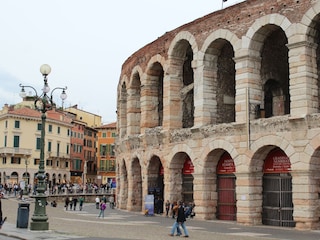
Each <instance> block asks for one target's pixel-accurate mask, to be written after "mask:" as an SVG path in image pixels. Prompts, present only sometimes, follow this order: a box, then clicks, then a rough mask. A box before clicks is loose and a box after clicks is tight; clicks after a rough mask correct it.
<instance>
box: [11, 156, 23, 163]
mask: <svg viewBox="0 0 320 240" xmlns="http://www.w3.org/2000/svg"><path fill="white" fill-rule="evenodd" d="M20 162H21V158H19V157H11V164H20Z"/></svg>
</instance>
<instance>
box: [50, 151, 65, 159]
mask: <svg viewBox="0 0 320 240" xmlns="http://www.w3.org/2000/svg"><path fill="white" fill-rule="evenodd" d="M47 156H48V157H52V158H70V153H63V152H47Z"/></svg>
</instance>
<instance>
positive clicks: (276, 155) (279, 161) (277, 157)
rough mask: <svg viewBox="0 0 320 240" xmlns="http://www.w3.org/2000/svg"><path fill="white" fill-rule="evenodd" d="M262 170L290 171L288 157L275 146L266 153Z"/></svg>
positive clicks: (274, 171) (272, 171)
mask: <svg viewBox="0 0 320 240" xmlns="http://www.w3.org/2000/svg"><path fill="white" fill-rule="evenodd" d="M263 171H264V173H287V172H289V171H291V163H290V159H289V158H288V156H287V155H286V154H285V153H284V152H283V151H282V150H281V149H280V148H277V149H275V150H273V151H271V152H270V153H269V154H268V156H267V158H266V160H265V161H264V166H263Z"/></svg>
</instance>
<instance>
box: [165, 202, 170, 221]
mask: <svg viewBox="0 0 320 240" xmlns="http://www.w3.org/2000/svg"><path fill="white" fill-rule="evenodd" d="M170 205H171V204H170V201H169V200H167V201H166V204H165V207H166V217H169V210H170Z"/></svg>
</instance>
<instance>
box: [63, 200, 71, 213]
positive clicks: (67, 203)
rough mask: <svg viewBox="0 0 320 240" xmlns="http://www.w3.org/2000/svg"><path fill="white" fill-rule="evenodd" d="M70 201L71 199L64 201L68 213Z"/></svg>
mask: <svg viewBox="0 0 320 240" xmlns="http://www.w3.org/2000/svg"><path fill="white" fill-rule="evenodd" d="M69 201H70V200H69V197H66V199H65V200H64V207H65V208H66V211H68V207H69Z"/></svg>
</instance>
